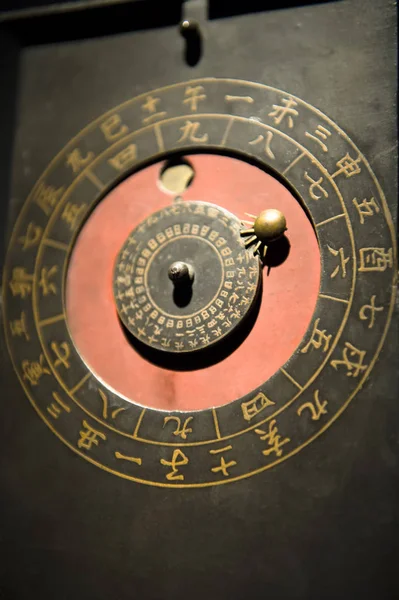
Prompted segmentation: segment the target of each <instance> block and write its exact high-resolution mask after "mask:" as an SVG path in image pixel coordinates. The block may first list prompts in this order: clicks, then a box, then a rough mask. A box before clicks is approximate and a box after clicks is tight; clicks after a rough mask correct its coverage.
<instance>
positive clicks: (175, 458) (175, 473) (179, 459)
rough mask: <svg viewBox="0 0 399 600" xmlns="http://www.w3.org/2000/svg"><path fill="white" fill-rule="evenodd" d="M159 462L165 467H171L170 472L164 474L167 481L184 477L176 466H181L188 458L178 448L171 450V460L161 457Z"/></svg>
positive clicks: (185, 463) (186, 462)
mask: <svg viewBox="0 0 399 600" xmlns="http://www.w3.org/2000/svg"><path fill="white" fill-rule="evenodd" d="M159 462H160V463H161V465H164V466H165V467H172V470H171V472H170V473H167V474H166V479H168V480H169V481H174V480H176V479H179V480H183V479H184V475H181V474H179V470H178V467H183V466H184V465H187V464H188V458H187V456H186V455H185V454H184V453H183V452H182V451H181V450H180V449H179V448H176V450H173V454H172V460H165V459H164V458H161V460H160V461H159Z"/></svg>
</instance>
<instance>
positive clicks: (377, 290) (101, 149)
mask: <svg viewBox="0 0 399 600" xmlns="http://www.w3.org/2000/svg"><path fill="white" fill-rule="evenodd" d="M254 112H255V114H257V115H258V116H257V117H256V118H254V117H253V115H254ZM205 150H206V151H207V152H212V151H217V152H219V153H220V152H224V153H233V154H234V155H235V156H240V157H242V158H243V159H244V160H248V161H251V162H256V163H257V164H259V165H262V166H263V167H264V168H265V169H268V170H269V171H270V172H272V173H273V174H275V175H276V177H278V178H279V179H280V180H283V181H284V182H285V185H286V186H287V187H289V188H290V189H291V190H295V194H296V196H297V197H298V198H299V199H301V201H302V203H303V205H304V206H305V207H306V211H307V212H308V213H309V215H310V218H311V220H312V223H313V226H314V229H315V231H316V234H317V238H318V243H319V247H320V256H321V261H322V273H321V281H320V289H319V294H318V301H317V306H316V308H315V311H314V314H313V317H312V320H311V322H310V325H309V327H308V329H307V331H306V333H305V335H304V337H303V340H302V342H301V343H300V344H299V346H298V347H297V349H296V350H295V351H294V352H293V354H292V356H291V358H290V359H289V360H288V361H287V362H286V363H285V364H284V365H282V366H281V368H278V369H277V370H276V371H275V372H274V374H273V375H272V376H271V377H265V378H264V380H263V383H262V382H261V383H260V384H258V385H257V386H255V387H254V388H253V389H247V390H246V391H245V392H244V393H242V394H241V396H239V397H237V396H235V397H232V398H231V401H230V402H228V403H226V404H224V405H223V406H218V404H217V399H215V403H214V404H213V408H208V409H204V410H198V411H191V412H185V413H182V412H178V411H176V410H173V408H172V409H171V410H164V411H161V410H153V409H149V408H145V407H144V406H143V404H144V403H145V402H143V403H142V404H140V403H139V402H138V401H137V399H136V398H134V397H130V396H129V397H127V396H124V395H122V394H120V393H118V392H117V391H115V390H114V389H112V388H111V387H109V386H108V385H107V382H106V381H104V380H103V379H102V378H101V377H99V376H97V375H96V373H95V372H93V371H92V370H91V369H90V368H89V367H88V365H87V364H86V362H85V361H84V360H83V359H82V357H81V354H80V352H79V351H78V349H77V348H76V346H75V343H74V340H73V338H72V337H71V334H70V329H69V325H68V318H67V314H66V310H65V295H66V290H65V282H66V275H67V270H68V264H69V259H70V255H71V253H72V249H73V246H74V244H75V240H76V237H77V235H78V233H79V230H80V228H81V227H82V225H83V223H84V222H85V220H86V219H87V217H88V215H89V213H90V212H91V210H92V209H93V208H94V206H95V205H97V204H98V203H99V201H100V200H103V202H104V203H106V201H107V199H106V195H107V193H108V192H109V191H110V190H111V188H113V187H114V186H115V185H116V184H117V183H118V182H120V180H121V179H123V178H124V177H125V176H127V175H129V174H130V173H131V172H132V171H133V170H137V171H138V170H139V169H140V168H141V167H144V166H145V165H148V162H151V161H153V162H155V161H156V160H159V159H160V158H162V157H166V156H167V155H168V153H176V152H179V153H184V154H189V153H190V152H194V151H205ZM150 168H151V167H150ZM120 185H121V186H123V183H121V184H120ZM115 189H116V188H115ZM114 191H115V190H114ZM112 193H113V192H111V194H112ZM207 199H208V198H206V200H207ZM136 201H137V202H139V201H138V200H136ZM101 204H102V203H100V204H99V208H100V207H101ZM165 204H170V202H168V203H165ZM216 204H218V203H217V202H216ZM267 208H270V209H276V210H279V209H280V207H279V206H278V205H277V206H276V205H274V206H273V205H271V206H267V207H265V209H267ZM141 209H142V210H143V213H144V214H143V218H148V217H149V216H150V214H151V211H149V210H148V208H147V207H143V206H142V207H141ZM234 212H235V211H234ZM242 212H243V213H244V215H243V216H242V215H241V214H240V216H239V218H240V220H242V221H244V219H245V220H247V221H249V223H245V227H246V228H247V230H250V229H253V230H254V231H253V233H252V232H251V231H248V233H247V234H243V235H242V239H243V241H244V244H245V240H250V239H251V237H252V238H253V237H254V236H255V237H254V239H252V240H251V241H248V246H247V248H248V250H251V249H252V250H253V249H254V247H255V245H256V244H258V243H259V241H260V242H261V245H262V244H263V247H264V248H265V247H267V250H266V256H265V258H266V259H267V258H268V255H269V252H270V251H271V247H270V248H269V245H270V244H268V243H267V242H268V241H269V242H270V236H269V237H267V238H263V239H262V235H263V233H262V232H263V231H264V229H265V222H262V220H261V221H258V222H257V219H258V217H259V216H260V212H261V211H259V212H251V214H252V216H250V217H249V218H248V217H247V216H245V212H246V208H245V203H244V201H243V203H242ZM283 212H284V211H283ZM141 220H143V219H141ZM287 221H288V227H289V231H288V233H289V236H290V237H289V239H290V240H291V243H292V244H293V243H294V242H293V241H292V240H294V239H295V235H296V234H297V233H298V232H297V231H295V230H294V231H292V228H293V226H292V223H291V222H290V220H289V219H287ZM268 224H270V221H269V220H268V221H267V222H266V225H268ZM135 225H136V223H135V224H134V226H135ZM134 226H133V227H134ZM133 227H132V226H131V225H129V228H128V230H127V232H126V235H127V234H128V233H129V231H131V230H132V229H133ZM279 228H280V229H282V228H283V224H282V223H281V220H280V225H279ZM280 229H279V230H280ZM300 233H301V232H299V234H300ZM268 235H269V234H268ZM275 243H276V244H277V243H278V241H276V242H275ZM261 245H260V246H259V248H258V249H257V250H256V251H259V249H260V247H261ZM264 248H263V250H262V254H263V251H264ZM119 249H120V245H119V247H118V248H117V251H119ZM117 251H116V253H115V255H114V256H113V257H112V261H114V260H115V259H116V255H117ZM178 261H180V262H182V263H184V265H183V267H182V266H181V265H180V267H178V268H177V273H180V275H179V277H180V276H182V278H183V279H185V278H187V274H186V275H184V274H183V275H181V274H182V273H184V272H185V268H184V267H185V266H187V270H188V271H189V265H190V263H189V261H188V259H186V257H174V256H173V257H172V260H171V261H170V263H167V261H166V262H165V264H167V266H166V267H165V268H166V274H165V277H166V278H168V281H169V282H170V283H172V285H174V284H173V282H172V281H171V280H170V279H169V275H172V278H173V277H174V276H175V275H174V273H175V267H176V265H174V263H175V262H178ZM286 262H287V263H288V260H287V261H286ZM395 264H396V247H395V236H394V230H393V227H392V221H391V218H390V215H389V212H388V210H387V206H386V202H385V199H384V195H383V192H382V190H381V188H380V186H379V184H378V182H377V180H376V178H375V176H374V174H373V172H372V170H371V168H370V166H369V164H368V163H367V160H366V159H365V157H364V156H363V155H362V154H361V152H360V151H359V150H358V149H357V148H356V146H355V145H354V144H353V143H352V142H351V141H350V140H349V139H348V137H347V136H346V135H345V134H344V132H342V131H341V130H340V129H339V128H338V127H337V126H336V125H335V124H334V123H333V122H332V121H331V120H329V119H328V118H327V117H325V116H324V115H323V114H322V113H320V112H319V111H318V110H316V109H314V108H313V107H311V106H309V105H308V104H307V103H306V102H303V101H301V100H300V99H298V98H295V97H293V96H292V95H290V94H287V93H285V92H282V91H280V90H276V89H273V88H270V87H268V86H263V85H260V84H254V83H250V82H244V81H232V80H223V79H220V80H218V79H203V80H197V81H191V82H187V83H181V84H177V85H174V86H169V87H166V88H162V89H159V90H156V91H154V92H152V93H149V94H144V95H142V96H139V97H137V98H134V99H132V100H129V101H127V102H126V103H125V104H123V105H121V106H120V107H117V108H116V109H115V110H113V111H110V112H109V113H107V114H106V115H104V116H103V117H101V118H99V119H97V120H96V121H94V122H93V123H92V124H91V125H89V126H88V127H87V128H86V129H85V130H83V131H82V132H81V134H79V135H78V136H77V137H76V138H74V140H72V141H71V142H70V143H69V144H68V145H67V146H66V148H65V149H64V150H63V151H62V152H61V153H60V154H59V155H58V156H57V157H56V158H55V159H54V160H53V161H52V163H51V165H50V166H49V168H48V169H47V170H46V171H45V173H44V174H43V176H42V177H41V178H40V179H39V181H38V182H37V184H36V186H35V187H34V189H33V190H32V193H31V194H30V196H29V198H28V200H27V202H26V204H25V206H24V208H23V210H22V212H21V214H20V216H19V219H18V221H17V224H16V226H15V229H14V233H13V236H12V239H11V244H10V249H9V252H8V256H7V263H6V268H5V272H4V278H5V279H4V289H5V294H4V303H5V314H6V319H5V323H6V333H7V343H8V347H9V350H10V354H11V357H12V359H13V363H14V367H15V370H16V372H17V374H18V377H19V378H20V381H21V384H22V386H23V387H24V389H25V390H26V393H27V395H28V397H29V398H30V400H31V402H32V403H33V405H34V406H35V408H36V410H37V411H38V413H39V414H40V416H41V417H42V418H43V419H44V421H45V422H46V423H47V424H48V426H49V427H50V428H51V429H52V430H53V431H54V432H55V433H56V434H57V435H58V436H59V437H60V438H61V439H62V440H63V441H64V442H65V443H66V444H67V445H69V447H70V448H71V449H73V450H74V451H75V452H77V453H78V454H80V455H81V456H83V457H85V458H86V459H87V460H89V461H90V462H91V463H93V464H96V465H98V466H101V467H102V468H103V469H105V470H108V471H110V472H112V473H114V474H117V475H120V476H122V477H124V478H127V479H131V480H134V481H139V482H143V483H147V484H151V485H158V486H172V487H185V486H188V487H201V486H207V485H215V484H218V483H226V482H231V481H236V480H238V479H242V478H244V477H248V476H249V475H253V474H255V473H259V472H261V471H263V470H265V469H268V468H271V467H273V466H274V465H276V464H277V463H279V462H280V461H282V460H285V459H286V458H288V457H290V456H293V455H294V454H296V453H297V452H298V451H299V450H300V449H301V448H303V447H304V446H306V445H307V444H309V443H310V442H311V441H312V440H314V439H315V438H316V437H317V436H318V435H320V433H322V432H323V431H324V430H325V429H326V428H327V426H328V425H329V424H331V423H332V422H333V421H334V420H335V419H336V418H337V416H338V415H340V414H341V413H342V412H343V410H344V409H345V407H346V406H347V405H348V403H349V401H350V400H351V399H352V398H353V397H354V396H355V395H356V393H357V391H358V390H359V389H361V387H362V385H363V383H364V381H365V378H366V377H367V376H368V375H369V373H370V371H371V369H372V367H373V365H374V363H375V361H376V360H377V357H378V354H379V352H380V349H381V346H382V344H383V341H384V338H385V335H386V331H387V328H388V325H389V322H390V318H391V314H392V309H393V301H394V295H393V287H394V286H393V284H394V283H395V273H396V269H395ZM191 266H193V265H191ZM172 267H173V268H172ZM194 271H195V269H194ZM267 271H268V269H266V268H264V269H263V278H265V277H266V273H267ZM188 278H189V279H190V274H189V277H188ZM195 281H196V273H195V272H194V282H195ZM111 283H112V274H111V275H110V288H111ZM193 285H194V284H193ZM266 291H267V286H266V285H264V294H265V293H266ZM264 297H265V296H263V298H264ZM109 299H110V301H112V303H113V306H115V304H114V299H113V295H112V288H111V293H110V298H109ZM262 309H263V307H261V309H260V313H259V318H261V313H262ZM101 325H102V324H101V322H99V323H98V324H97V328H98V329H101ZM264 335H265V336H266V335H267V330H266V329H265V330H264ZM250 337H251V336H250V335H249V336H248V339H249V338H250ZM250 360H251V357H250V356H248V360H247V361H245V360H243V361H242V362H241V365H240V368H238V369H237V371H236V377H237V378H240V369H241V370H245V364H246V362H250ZM262 360H263V361H264V363H265V364H266V363H267V361H268V356H264V357H263V356H262ZM261 371H262V369H261ZM265 371H266V367H265ZM261 375H262V373H260V376H261ZM137 377H139V373H137ZM227 383H228V382H227ZM227 383H226V385H227ZM160 393H163V390H162V389H161V390H160ZM215 406H217V408H215Z"/></svg>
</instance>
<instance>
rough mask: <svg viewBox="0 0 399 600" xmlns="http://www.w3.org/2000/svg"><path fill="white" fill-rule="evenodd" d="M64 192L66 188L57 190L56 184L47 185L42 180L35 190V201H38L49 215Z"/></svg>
mask: <svg viewBox="0 0 399 600" xmlns="http://www.w3.org/2000/svg"><path fill="white" fill-rule="evenodd" d="M63 192H64V188H58V190H57V189H56V188H55V187H54V186H52V185H46V184H45V183H43V182H42V183H40V185H39V186H38V188H37V190H36V192H35V195H34V202H36V204H37V205H38V206H40V208H41V209H42V210H43V212H44V213H45V214H46V215H47V216H48V215H49V214H50V213H51V211H52V210H53V209H54V207H55V206H56V204H57V203H58V201H59V199H60V198H61V196H62V194H63Z"/></svg>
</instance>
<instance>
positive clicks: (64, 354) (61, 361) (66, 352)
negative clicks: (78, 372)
mask: <svg viewBox="0 0 399 600" xmlns="http://www.w3.org/2000/svg"><path fill="white" fill-rule="evenodd" d="M50 347H51V349H52V351H53V352H54V354H55V355H56V357H57V360H56V361H55V362H54V366H55V367H58V366H59V365H64V367H65V368H66V369H69V367H70V366H71V365H70V364H69V362H68V358H69V356H70V354H71V349H70V347H69V344H68V343H67V342H61V344H58V343H57V342H51V344H50Z"/></svg>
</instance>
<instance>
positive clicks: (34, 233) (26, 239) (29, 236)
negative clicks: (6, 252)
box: [18, 222, 43, 250]
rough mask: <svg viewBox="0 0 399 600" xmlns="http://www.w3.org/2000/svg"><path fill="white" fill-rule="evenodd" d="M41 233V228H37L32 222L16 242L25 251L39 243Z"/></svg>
mask: <svg viewBox="0 0 399 600" xmlns="http://www.w3.org/2000/svg"><path fill="white" fill-rule="evenodd" d="M42 231H43V230H42V228H41V227H38V226H37V225H35V224H34V223H33V222H32V223H29V225H28V228H27V230H26V233H25V235H23V236H21V237H20V238H18V241H19V242H20V244H22V250H27V249H28V248H31V247H32V246H36V244H38V243H39V240H40V237H41V235H42Z"/></svg>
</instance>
